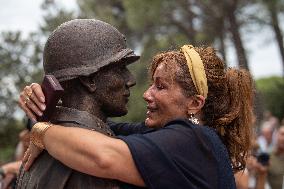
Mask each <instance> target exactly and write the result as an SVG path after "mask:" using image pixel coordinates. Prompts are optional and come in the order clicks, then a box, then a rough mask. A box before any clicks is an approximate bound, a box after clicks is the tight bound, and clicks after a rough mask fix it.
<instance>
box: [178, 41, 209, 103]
mask: <svg viewBox="0 0 284 189" xmlns="http://www.w3.org/2000/svg"><path fill="white" fill-rule="evenodd" d="M181 51H182V52H183V53H184V56H185V58H186V62H187V66H188V69H189V73H190V76H191V79H192V81H193V83H194V85H195V88H196V90H197V92H198V93H199V95H202V96H203V97H204V98H205V99H206V98H207V93H208V86H207V78H206V74H205V70H204V65H203V63H202V60H201V58H200V56H199V54H198V53H197V52H196V51H195V50H194V48H193V46H192V45H184V46H182V47H181Z"/></svg>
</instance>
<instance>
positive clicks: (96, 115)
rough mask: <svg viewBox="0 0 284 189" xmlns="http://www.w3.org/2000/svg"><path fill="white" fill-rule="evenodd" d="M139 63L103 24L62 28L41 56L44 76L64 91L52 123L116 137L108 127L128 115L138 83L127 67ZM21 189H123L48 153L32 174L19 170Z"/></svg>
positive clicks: (68, 24) (91, 22)
mask: <svg viewBox="0 0 284 189" xmlns="http://www.w3.org/2000/svg"><path fill="white" fill-rule="evenodd" d="M138 59H139V56H137V55H135V54H134V52H133V50H131V49H129V48H127V46H126V40H125V37H124V36H123V35H122V34H121V33H120V32H119V31H118V30H117V29H116V28H114V27H113V26H111V25H109V24H107V23H105V22H102V21H99V20H94V19H76V20H72V21H69V22H66V23H64V24H62V25H60V26H59V27H58V28H57V29H56V30H55V31H54V32H53V33H52V34H51V35H50V36H49V38H48V40H47V43H46V45H45V48H44V55H43V60H44V61H43V63H44V71H45V73H46V74H52V75H54V76H55V77H56V78H57V79H58V80H59V82H60V84H61V85H62V86H63V88H64V95H63V97H62V99H61V101H62V103H61V104H60V106H58V107H57V108H56V111H55V112H54V113H53V115H52V118H51V122H52V123H57V124H60V125H64V126H66V127H81V128H85V129H90V130H95V131H99V132H101V133H103V134H106V135H109V136H114V135H113V132H112V131H111V130H110V128H109V127H108V126H107V124H106V123H105V122H106V119H107V117H114V116H122V115H125V114H126V113H127V108H126V103H127V101H128V97H129V95H130V93H129V88H130V87H132V86H133V85H135V80H134V78H133V76H132V75H131V73H130V72H129V70H128V69H127V68H126V66H127V64H130V63H133V62H134V61H136V60H138ZM62 150H64V149H62ZM66 155H67V156H68V154H66ZM17 188H18V189H20V188H39V189H45V188H48V189H55V188H56V189H63V188H64V189H67V188H68V189H70V188H74V189H75V188H76V189H77V188H84V189H85V188H86V189H88V188H96V189H99V188H120V182H119V181H116V180H110V179H103V178H97V177H94V176H90V175H87V174H84V173H80V172H77V171H75V170H72V169H71V168H69V167H66V166H65V165H63V164H62V163H60V162H59V161H57V160H56V159H54V158H53V157H51V156H50V155H49V154H48V153H47V152H46V151H44V152H43V153H42V154H41V155H40V156H39V157H38V159H37V160H36V162H35V163H34V164H33V166H32V167H31V169H30V170H29V171H28V172H25V171H23V169H22V170H21V172H20V175H19V177H18V182H17Z"/></svg>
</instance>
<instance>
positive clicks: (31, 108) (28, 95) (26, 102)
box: [18, 83, 46, 121]
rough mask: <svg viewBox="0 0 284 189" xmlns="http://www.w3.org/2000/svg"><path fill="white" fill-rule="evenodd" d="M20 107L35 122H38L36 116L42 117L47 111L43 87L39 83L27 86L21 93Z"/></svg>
mask: <svg viewBox="0 0 284 189" xmlns="http://www.w3.org/2000/svg"><path fill="white" fill-rule="evenodd" d="M18 102H19V106H20V107H21V109H22V110H24V112H25V113H26V115H27V116H28V117H29V118H30V119H31V120H33V121H36V115H38V116H42V113H43V111H44V110H45V108H46V106H45V104H44V103H45V97H44V94H43V92H42V89H41V86H40V85H39V84H38V83H32V84H31V85H29V86H26V87H25V88H24V90H23V91H22V92H21V93H20V97H19V101H18Z"/></svg>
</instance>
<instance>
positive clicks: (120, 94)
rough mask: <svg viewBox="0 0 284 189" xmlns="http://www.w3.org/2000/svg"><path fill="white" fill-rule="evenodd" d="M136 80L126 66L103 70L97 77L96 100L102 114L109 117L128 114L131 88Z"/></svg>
mask: <svg viewBox="0 0 284 189" xmlns="http://www.w3.org/2000/svg"><path fill="white" fill-rule="evenodd" d="M135 84H136V83H135V79H134V77H133V75H132V74H131V73H130V71H129V70H128V68H127V67H126V65H124V64H119V65H111V66H108V67H106V68H103V69H102V70H100V71H99V72H98V75H97V76H96V86H97V88H96V98H97V101H98V102H99V104H100V106H101V110H102V112H103V113H104V114H105V115H106V116H107V117H117V116H123V115H125V114H127V106H126V104H127V102H128V99H129V96H130V90H129V88H130V87H132V86H134V85H135Z"/></svg>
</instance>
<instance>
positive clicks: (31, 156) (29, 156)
mask: <svg viewBox="0 0 284 189" xmlns="http://www.w3.org/2000/svg"><path fill="white" fill-rule="evenodd" d="M41 152H42V149H40V148H38V147H36V146H35V145H34V144H33V143H30V146H29V148H28V150H27V152H26V154H25V156H24V159H23V163H24V164H25V166H24V168H25V171H28V170H29V169H30V167H31V165H32V164H33V162H34V160H35V159H36V158H37V157H38V156H39V154H40V153H41Z"/></svg>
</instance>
